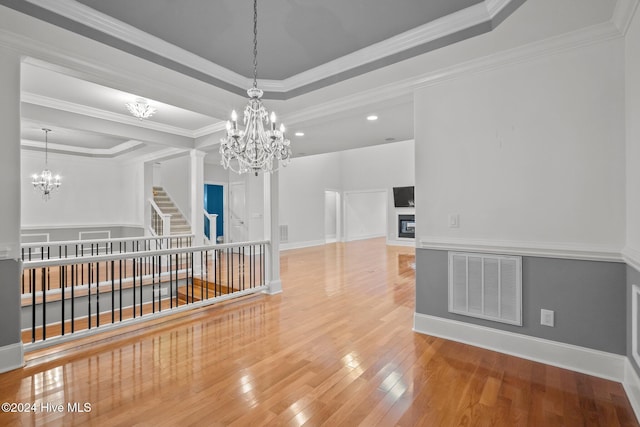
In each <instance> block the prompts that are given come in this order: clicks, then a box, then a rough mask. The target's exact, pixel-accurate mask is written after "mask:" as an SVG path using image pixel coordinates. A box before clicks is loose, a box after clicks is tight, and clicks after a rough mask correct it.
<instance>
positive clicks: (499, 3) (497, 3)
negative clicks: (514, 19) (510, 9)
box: [484, 0, 513, 19]
mask: <svg viewBox="0 0 640 427" xmlns="http://www.w3.org/2000/svg"><path fill="white" fill-rule="evenodd" d="M512 1H513V0H484V6H485V7H486V8H487V13H488V14H489V16H490V17H491V19H493V18H495V17H496V16H497V15H498V14H499V13H500V11H502V9H504V8H505V7H507V6H509V3H511V2H512Z"/></svg>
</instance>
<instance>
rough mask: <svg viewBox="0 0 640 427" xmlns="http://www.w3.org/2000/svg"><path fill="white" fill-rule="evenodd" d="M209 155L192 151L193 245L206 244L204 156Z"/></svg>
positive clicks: (191, 199)
mask: <svg viewBox="0 0 640 427" xmlns="http://www.w3.org/2000/svg"><path fill="white" fill-rule="evenodd" d="M206 154H207V153H205V152H203V151H198V150H191V152H190V153H189V155H190V168H189V169H190V174H191V184H190V186H189V188H190V189H191V197H190V201H191V232H192V233H193V234H194V236H195V237H194V238H193V244H194V245H196V246H200V245H203V244H204V156H205V155H206Z"/></svg>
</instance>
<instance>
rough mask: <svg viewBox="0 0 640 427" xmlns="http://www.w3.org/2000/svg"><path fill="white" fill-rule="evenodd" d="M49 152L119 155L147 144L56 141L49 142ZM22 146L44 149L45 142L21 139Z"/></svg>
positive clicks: (90, 155)
mask: <svg viewBox="0 0 640 427" xmlns="http://www.w3.org/2000/svg"><path fill="white" fill-rule="evenodd" d="M48 145H49V152H51V153H59V154H72V155H76V156H86V157H109V158H111V157H117V156H120V155H122V154H126V153H128V152H130V151H133V150H135V149H137V148H141V147H143V146H144V145H145V144H144V143H143V142H141V141H135V140H130V141H126V142H123V143H121V144H118V145H115V146H113V147H111V148H87V147H76V146H74V145H66V144H58V143H55V142H49V143H48ZM20 146H21V147H22V148H26V149H31V150H37V151H44V149H45V144H44V143H42V142H40V141H32V140H28V139H23V140H21V141H20Z"/></svg>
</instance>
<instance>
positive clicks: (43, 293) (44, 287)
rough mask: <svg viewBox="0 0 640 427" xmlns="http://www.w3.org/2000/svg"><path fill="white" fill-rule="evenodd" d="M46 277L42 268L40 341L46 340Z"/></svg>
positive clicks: (46, 274)
mask: <svg viewBox="0 0 640 427" xmlns="http://www.w3.org/2000/svg"><path fill="white" fill-rule="evenodd" d="M47 276H48V273H47V271H46V267H42V341H44V340H45V339H46V338H47V291H46V286H45V282H46V281H47Z"/></svg>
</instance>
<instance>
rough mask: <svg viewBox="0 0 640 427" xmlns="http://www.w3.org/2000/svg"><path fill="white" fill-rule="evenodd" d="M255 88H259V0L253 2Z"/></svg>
mask: <svg viewBox="0 0 640 427" xmlns="http://www.w3.org/2000/svg"><path fill="white" fill-rule="evenodd" d="M253 87H254V88H257V87H258V0H253Z"/></svg>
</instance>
